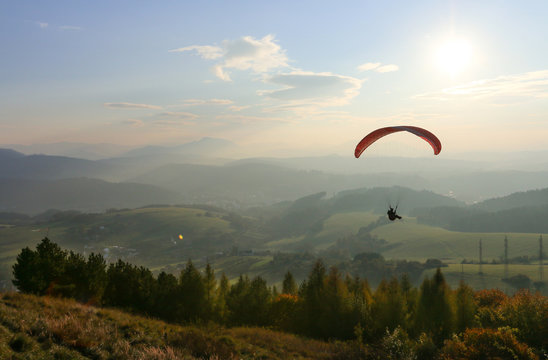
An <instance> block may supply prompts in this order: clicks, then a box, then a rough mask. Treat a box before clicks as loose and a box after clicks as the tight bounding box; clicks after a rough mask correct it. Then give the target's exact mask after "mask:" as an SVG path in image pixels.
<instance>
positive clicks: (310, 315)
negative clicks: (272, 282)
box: [299, 260, 327, 337]
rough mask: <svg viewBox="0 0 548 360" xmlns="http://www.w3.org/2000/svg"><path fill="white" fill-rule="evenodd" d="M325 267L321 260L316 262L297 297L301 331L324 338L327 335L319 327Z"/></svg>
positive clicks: (322, 304)
mask: <svg viewBox="0 0 548 360" xmlns="http://www.w3.org/2000/svg"><path fill="white" fill-rule="evenodd" d="M325 273H326V270H325V266H324V264H323V263H322V261H321V260H318V261H316V263H315V264H314V267H313V268H312V271H311V272H310V274H309V275H308V278H307V280H306V281H304V282H303V283H302V285H301V289H300V291H299V295H300V296H301V297H302V299H303V302H302V305H303V316H304V323H303V327H304V329H303V331H304V332H305V333H307V334H309V335H312V336H315V337H325V336H326V335H327V334H325V332H324V328H323V327H322V326H321V316H323V309H324V303H323V301H324V299H323V295H324V281H325V276H326V275H325Z"/></svg>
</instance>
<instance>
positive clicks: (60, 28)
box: [59, 25, 82, 31]
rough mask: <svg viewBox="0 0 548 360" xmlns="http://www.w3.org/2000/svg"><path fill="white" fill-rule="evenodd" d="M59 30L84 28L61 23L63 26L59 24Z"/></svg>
mask: <svg viewBox="0 0 548 360" xmlns="http://www.w3.org/2000/svg"><path fill="white" fill-rule="evenodd" d="M59 30H62V31H81V30H82V28H81V27H80V26H72V25H61V26H59Z"/></svg>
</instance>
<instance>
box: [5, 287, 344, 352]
mask: <svg viewBox="0 0 548 360" xmlns="http://www.w3.org/2000/svg"><path fill="white" fill-rule="evenodd" d="M351 352H352V347H351V344H343V343H333V342H329V343H328V342H322V341H318V340H309V339H304V338H301V337H298V336H296V335H290V334H287V333H282V332H277V331H272V330H267V329H262V328H238V327H236V328H230V329H226V328H222V327H219V326H211V327H205V326H204V327H198V326H181V325H174V324H168V323H166V322H163V321H159V320H154V319H151V318H146V317H143V316H136V315H131V314H128V313H124V312H122V311H119V310H114V309H103V308H96V307H93V306H89V305H82V304H79V303H77V302H75V301H73V300H67V299H57V298H52V297H36V296H32V295H23V294H19V293H4V294H0V358H2V359H89V358H93V359H136V360H137V359H166V360H167V359H189V360H192V359H257V358H260V359H290V358H291V359H336V358H339V359H344V358H348V356H350V354H351Z"/></svg>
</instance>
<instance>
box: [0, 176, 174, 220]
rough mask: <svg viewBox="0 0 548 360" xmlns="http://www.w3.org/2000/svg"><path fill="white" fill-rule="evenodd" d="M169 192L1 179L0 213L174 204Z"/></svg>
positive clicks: (95, 182)
mask: <svg viewBox="0 0 548 360" xmlns="http://www.w3.org/2000/svg"><path fill="white" fill-rule="evenodd" d="M181 201H182V197H181V196H180V195H179V194H177V193H175V192H173V191H169V190H164V189H160V188H157V187H155V186H151V185H143V184H135V183H111V182H107V181H102V180H97V179H89V178H76V179H61V180H51V181H48V180H31V179H27V180H26V179H0V211H11V212H20V213H27V214H37V213H40V212H43V211H45V210H48V209H59V210H78V211H86V212H93V211H104V210H106V209H109V208H134V207H138V206H145V205H150V204H158V203H163V204H176V203H179V202H181Z"/></svg>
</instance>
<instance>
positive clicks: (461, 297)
mask: <svg viewBox="0 0 548 360" xmlns="http://www.w3.org/2000/svg"><path fill="white" fill-rule="evenodd" d="M455 306H456V309H455V313H456V314H455V315H456V316H455V317H456V319H455V327H456V330H457V332H459V333H461V332H463V331H465V330H466V329H468V328H471V327H473V326H474V324H475V315H476V308H477V307H476V303H475V301H474V291H473V290H472V288H471V287H470V286H468V285H466V284H465V283H464V281H462V280H461V281H460V283H459V287H458V288H457V290H456V291H455Z"/></svg>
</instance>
